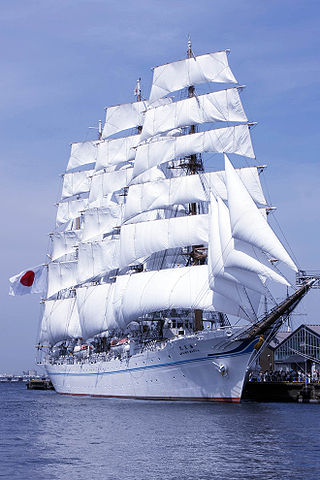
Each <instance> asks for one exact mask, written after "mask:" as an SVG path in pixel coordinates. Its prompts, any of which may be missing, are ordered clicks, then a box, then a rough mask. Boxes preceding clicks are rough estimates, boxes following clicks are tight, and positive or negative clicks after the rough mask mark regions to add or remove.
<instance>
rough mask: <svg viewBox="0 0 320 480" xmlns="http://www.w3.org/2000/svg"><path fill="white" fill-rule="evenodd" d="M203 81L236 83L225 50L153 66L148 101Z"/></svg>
mask: <svg viewBox="0 0 320 480" xmlns="http://www.w3.org/2000/svg"><path fill="white" fill-rule="evenodd" d="M205 82H217V83H237V80H236V79H235V77H234V75H233V73H232V72H231V69H230V67H229V64H228V58H227V52H225V51H222V52H215V53H208V54H206V55H199V56H197V57H192V58H186V59H184V60H180V61H178V62H172V63H167V64H166V65H161V66H159V67H155V68H154V71H153V82H152V87H151V93H150V98H149V101H150V103H152V102H154V101H155V100H157V99H159V98H161V97H163V96H164V95H167V94H168V93H171V92H175V91H176V90H181V89H182V88H185V87H188V86H190V85H198V84H200V83H205Z"/></svg>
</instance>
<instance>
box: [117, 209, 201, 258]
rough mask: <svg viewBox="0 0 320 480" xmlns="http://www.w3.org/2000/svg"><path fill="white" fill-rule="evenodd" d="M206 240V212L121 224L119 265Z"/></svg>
mask: <svg viewBox="0 0 320 480" xmlns="http://www.w3.org/2000/svg"><path fill="white" fill-rule="evenodd" d="M203 243H208V215H190V216H184V217H173V218H166V219H163V220H154V221H148V222H139V223H131V224H129V225H123V226H122V227H121V234H120V265H121V267H124V266H128V265H132V264H134V263H135V262H136V261H137V260H138V259H139V258H141V257H146V256H149V255H151V254H152V253H155V252H159V251H161V250H166V249H168V248H175V247H185V246H190V245H199V244H200V245H201V244H203Z"/></svg>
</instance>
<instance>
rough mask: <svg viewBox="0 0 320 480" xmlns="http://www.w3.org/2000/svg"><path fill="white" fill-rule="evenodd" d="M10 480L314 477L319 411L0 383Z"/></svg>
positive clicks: (4, 466)
mask: <svg viewBox="0 0 320 480" xmlns="http://www.w3.org/2000/svg"><path fill="white" fill-rule="evenodd" d="M0 402H1V403H0V405H1V407H0V417H1V418H0V425H1V440H0V444H1V446H0V465H1V468H0V477H1V478H4V479H10V480H21V479H27V480H28V479H33V480H40V479H41V480H56V479H57V480H60V479H61V480H64V479H71V478H76V479H77V480H82V479H102V480H109V479H110V480H118V479H119V480H120V479H121V480H122V479H126V480H144V479H146V480H147V479H148V480H160V479H161V480H171V479H172V480H175V479H177V480H178V479H179V480H189V479H190V480H191V479H192V480H215V479H217V480H218V479H219V480H221V479H228V480H241V479H253V480H255V479H261V480H262V479H263V480H269V479H281V480H300V479H302V478H305V479H307V480H318V479H319V478H320V458H319V447H320V432H319V424H320V408H319V405H312V404H294V403H293V404H286V403H268V404H267V403H265V404H264V403H253V402H244V403H242V404H208V403H188V402H185V403H178V402H168V403H167V402H150V401H135V400H117V399H103V398H87V397H69V396H66V397H65V396H60V395H57V394H56V393H55V392H53V391H34V390H27V389H26V386H25V384H22V383H15V384H10V383H2V384H0Z"/></svg>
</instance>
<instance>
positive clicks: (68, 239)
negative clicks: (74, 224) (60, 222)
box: [50, 230, 82, 260]
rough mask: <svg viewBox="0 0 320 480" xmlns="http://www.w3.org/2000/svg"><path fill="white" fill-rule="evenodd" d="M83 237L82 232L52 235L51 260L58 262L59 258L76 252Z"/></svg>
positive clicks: (55, 233) (74, 231)
mask: <svg viewBox="0 0 320 480" xmlns="http://www.w3.org/2000/svg"><path fill="white" fill-rule="evenodd" d="M81 235H82V231H81V230H71V231H66V232H54V233H51V234H50V238H51V242H52V249H51V255H50V257H51V260H56V259H57V258H59V257H62V255H66V254H68V253H72V252H75V249H76V247H77V246H78V245H79V242H80V241H81Z"/></svg>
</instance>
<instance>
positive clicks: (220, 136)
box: [133, 125, 255, 177]
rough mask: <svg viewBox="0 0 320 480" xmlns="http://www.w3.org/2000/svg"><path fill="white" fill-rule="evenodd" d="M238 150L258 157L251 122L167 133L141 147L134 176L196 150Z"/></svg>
mask: <svg viewBox="0 0 320 480" xmlns="http://www.w3.org/2000/svg"><path fill="white" fill-rule="evenodd" d="M204 152H213V153H236V154H238V155H243V156H245V157H249V158H255V156H254V152H253V148H252V143H251V138H250V133H249V127H248V125H236V126H234V127H225V128H218V129H215V130H208V131H205V132H199V133H194V134H192V135H182V136H180V137H164V138H161V139H160V140H159V141H153V142H150V143H146V144H142V145H140V146H139V147H138V148H137V154H136V158H135V164H134V170H133V176H134V177H136V176H138V175H140V174H141V173H142V172H144V171H146V170H148V169H149V168H151V167H154V166H155V165H161V164H162V163H165V162H169V161H170V160H174V159H175V158H181V157H185V156H187V155H193V154H195V153H204Z"/></svg>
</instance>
